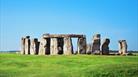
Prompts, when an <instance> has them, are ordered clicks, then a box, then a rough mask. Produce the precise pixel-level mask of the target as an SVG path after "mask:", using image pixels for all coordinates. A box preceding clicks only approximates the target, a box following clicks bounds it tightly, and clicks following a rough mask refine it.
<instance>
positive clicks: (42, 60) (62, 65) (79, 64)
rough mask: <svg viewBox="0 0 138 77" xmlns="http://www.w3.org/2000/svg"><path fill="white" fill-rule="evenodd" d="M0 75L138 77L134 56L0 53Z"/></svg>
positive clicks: (20, 76)
mask: <svg viewBox="0 0 138 77" xmlns="http://www.w3.org/2000/svg"><path fill="white" fill-rule="evenodd" d="M0 77H138V56H101V55H71V56H65V55H58V56H38V55H19V54H10V53H1V54H0Z"/></svg>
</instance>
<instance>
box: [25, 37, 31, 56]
mask: <svg viewBox="0 0 138 77" xmlns="http://www.w3.org/2000/svg"><path fill="white" fill-rule="evenodd" d="M25 54H30V36H26V38H25Z"/></svg>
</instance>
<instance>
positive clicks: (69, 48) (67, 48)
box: [63, 37, 73, 55]
mask: <svg viewBox="0 0 138 77" xmlns="http://www.w3.org/2000/svg"><path fill="white" fill-rule="evenodd" d="M63 50H64V54H65V55H71V54H73V45H72V40H71V38H70V37H65V38H64V47H63Z"/></svg>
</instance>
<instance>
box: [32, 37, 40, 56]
mask: <svg viewBox="0 0 138 77" xmlns="http://www.w3.org/2000/svg"><path fill="white" fill-rule="evenodd" d="M38 51H39V43H38V39H37V38H34V39H32V40H31V45H30V54H32V55H35V54H38Z"/></svg>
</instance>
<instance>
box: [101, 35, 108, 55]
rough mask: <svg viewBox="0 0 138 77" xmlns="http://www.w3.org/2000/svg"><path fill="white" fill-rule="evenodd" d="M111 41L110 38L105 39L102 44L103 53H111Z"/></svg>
mask: <svg viewBox="0 0 138 77" xmlns="http://www.w3.org/2000/svg"><path fill="white" fill-rule="evenodd" d="M109 43H110V39H108V38H106V39H104V41H103V44H102V54H103V55H108V54H109Z"/></svg>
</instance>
